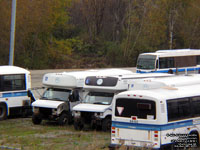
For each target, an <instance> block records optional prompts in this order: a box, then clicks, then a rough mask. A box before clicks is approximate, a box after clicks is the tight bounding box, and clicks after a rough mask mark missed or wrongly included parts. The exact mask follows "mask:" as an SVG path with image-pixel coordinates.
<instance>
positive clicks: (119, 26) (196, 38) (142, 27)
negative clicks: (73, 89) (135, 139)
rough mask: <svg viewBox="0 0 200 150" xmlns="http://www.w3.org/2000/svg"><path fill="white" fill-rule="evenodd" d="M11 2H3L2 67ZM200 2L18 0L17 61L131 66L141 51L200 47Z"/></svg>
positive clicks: (26, 65) (6, 53)
mask: <svg viewBox="0 0 200 150" xmlns="http://www.w3.org/2000/svg"><path fill="white" fill-rule="evenodd" d="M11 3H12V0H0V20H1V23H0V53H1V55H0V65H7V64H8V61H9V60H8V59H9V41H10V22H11V21H10V20H11V19H10V18H11ZM199 31H200V1H199V0H189V1H188V0H18V1H17V12H16V32H15V57H14V58H15V59H14V64H15V65H17V66H21V67H24V68H29V69H45V68H99V67H132V66H135V64H136V61H137V57H138V55H139V54H140V53H143V52H154V51H156V50H160V49H178V48H193V49H199V48H200V32H199Z"/></svg>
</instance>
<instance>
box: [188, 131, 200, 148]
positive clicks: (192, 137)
mask: <svg viewBox="0 0 200 150" xmlns="http://www.w3.org/2000/svg"><path fill="white" fill-rule="evenodd" d="M189 135H190V136H189V140H190V138H191V139H195V142H194V143H192V146H193V147H199V134H198V132H197V131H192V132H191V133H190V134H189ZM189 144H191V143H189Z"/></svg>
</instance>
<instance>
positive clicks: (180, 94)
mask: <svg viewBox="0 0 200 150" xmlns="http://www.w3.org/2000/svg"><path fill="white" fill-rule="evenodd" d="M199 89H200V84H195V85H188V86H179V87H175V88H170V87H169V88H168V87H163V88H157V89H150V90H132V91H126V92H122V93H119V94H118V97H123V98H125V97H126V98H140V99H142V98H143V97H144V99H146V98H147V97H149V98H150V99H154V100H157V101H161V100H168V99H175V98H186V97H189V96H200V91H199Z"/></svg>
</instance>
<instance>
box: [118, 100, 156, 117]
mask: <svg viewBox="0 0 200 150" xmlns="http://www.w3.org/2000/svg"><path fill="white" fill-rule="evenodd" d="M155 107H156V106H155V102H154V101H152V100H144V99H128V98H119V99H117V100H116V106H115V116H118V117H127V118H131V117H132V116H137V118H139V119H151V120H154V119H156V108H155Z"/></svg>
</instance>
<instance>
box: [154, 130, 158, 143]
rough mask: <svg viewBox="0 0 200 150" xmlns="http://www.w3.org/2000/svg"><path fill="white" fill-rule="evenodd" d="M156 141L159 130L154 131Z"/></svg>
mask: <svg viewBox="0 0 200 150" xmlns="http://www.w3.org/2000/svg"><path fill="white" fill-rule="evenodd" d="M154 141H158V131H154Z"/></svg>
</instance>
